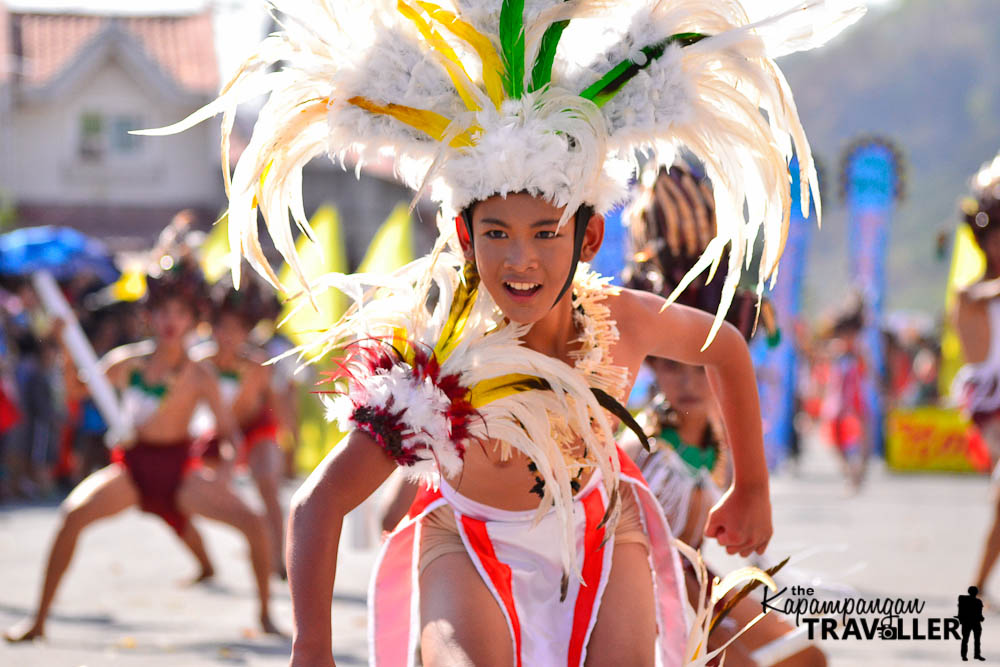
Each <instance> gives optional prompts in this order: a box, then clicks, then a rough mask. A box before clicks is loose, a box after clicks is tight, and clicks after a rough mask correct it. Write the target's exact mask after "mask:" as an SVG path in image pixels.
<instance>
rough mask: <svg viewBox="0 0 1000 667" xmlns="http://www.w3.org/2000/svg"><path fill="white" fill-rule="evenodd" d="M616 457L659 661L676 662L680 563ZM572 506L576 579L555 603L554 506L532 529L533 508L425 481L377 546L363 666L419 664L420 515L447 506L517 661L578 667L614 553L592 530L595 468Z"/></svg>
mask: <svg viewBox="0 0 1000 667" xmlns="http://www.w3.org/2000/svg"><path fill="white" fill-rule="evenodd" d="M619 461H620V463H621V470H622V472H621V476H620V478H619V479H620V481H621V482H623V483H624V484H625V485H627V486H623V487H621V488H622V493H625V492H626V489H629V490H630V491H631V492H632V493H634V494H635V496H636V500H637V501H638V505H639V510H640V514H641V517H642V523H643V527H644V528H645V532H646V534H647V536H648V537H649V541H650V553H649V564H650V569H651V571H652V572H653V585H654V593H655V600H656V615H657V626H658V628H659V636H658V639H657V653H656V655H657V664H658V665H662V666H663V667H668V666H670V665H681V664H683V662H684V647H685V642H686V641H687V636H688V630H689V628H688V623H687V620H686V618H685V610H684V606H683V602H682V600H684V599H685V597H684V592H683V590H682V586H683V576H682V574H681V570H680V560H679V558H678V555H677V551H676V550H675V549H674V548H673V546H672V540H673V537H672V535H671V533H670V528H669V526H668V525H667V522H666V520H665V519H664V517H663V511H662V510H661V509H660V506H659V503H657V501H656V498H655V497H654V496H653V494H652V493H650V491H649V487H648V486H647V485H646V482H645V480H644V479H643V478H642V475H641V473H640V472H639V470H638V468H636V467H635V465H634V464H633V463H632V462H631V461H630V460H629V459H628V457H627V456H624V455H622V454H620V455H619ZM574 505H575V509H576V511H575V513H574V519H575V524H576V525H575V529H576V535H577V540H576V549H577V553H578V557H579V562H580V563H581V564H582V567H581V571H582V574H583V584H581V583H580V581H579V580H578V579H577V578H575V577H574V578H571V579H570V584H569V590H568V592H567V595H566V599H565V600H564V601H562V602H560V600H559V597H560V590H559V588H560V586H559V582H560V576H561V574H562V568H561V565H560V555H559V554H560V550H561V548H562V545H561V541H560V538H559V530H558V528H557V527H556V525H555V521H556V519H555V513H554V512H551V511H550V512H549V513H548V514H546V515H545V517H544V518H543V519H542V520H541V522H540V523H539V524H538V525H537V526H533V524H534V515H535V512H534V511H533V510H531V511H524V512H511V511H506V510H499V509H496V508H493V507H489V506H487V505H483V504H482V503H478V502H476V501H473V500H470V499H469V498H466V497H464V496H461V495H459V494H457V493H456V492H455V491H454V489H451V488H450V487H449V486H448V485H447V484H446V483H443V482H442V484H441V485H440V487H439V488H438V490H431V489H430V488H427V487H424V488H423V489H422V490H421V492H420V494H419V495H418V496H417V499H416V500H415V501H414V503H413V506H412V507H411V508H410V512H409V514H408V515H407V517H406V518H405V519H403V521H402V522H400V524H399V526H398V527H397V528H396V530H395V531H394V532H393V533H392V534H390V535H389V536H388V538H387V539H386V540H385V542H384V543H383V544H382V548H381V551H380V552H379V555H378V560H377V561H376V566H375V570H374V573H373V575H372V580H371V587H370V589H369V595H368V614H369V618H368V642H369V663H370V664H371V665H372V666H373V667H390V666H395V665H400V666H401V665H408V666H412V665H415V664H416V662H415V660H416V656H417V641H418V639H419V636H420V613H419V610H420V598H419V595H420V591H419V585H418V581H419V577H418V569H417V567H416V564H417V558H418V555H419V552H420V538H421V527H422V521H423V519H424V518H425V517H426V516H427V515H428V514H430V513H431V512H433V511H434V510H436V509H438V508H440V507H443V506H449V507H450V508H451V509H452V510H453V511H454V512H455V518H456V521H457V523H458V526H459V531H460V533H461V536H462V541H463V543H464V544H465V548H466V551H467V553H468V554H469V557H470V558H471V559H472V562H473V564H474V565H475V567H476V570H477V571H478V572H479V575H480V577H482V579H483V582H484V583H485V584H486V586H487V588H488V589H489V590H490V592H491V593H492V594H493V597H494V598H495V599H496V601H497V604H498V605H499V607H500V609H501V611H502V612H503V614H504V617H505V618H506V620H507V627H508V630H509V631H510V635H511V643H512V646H513V649H514V656H515V664H516V665H517V667H522V666H546V667H547V666H550V665H551V666H555V665H569V666H571V667H578V666H580V665H583V663H584V660H585V658H586V654H587V642H588V640H589V638H590V633H591V631H592V630H593V628H594V624H595V622H596V621H597V613H598V610H599V609H600V606H601V597H602V596H603V594H604V587H605V586H606V585H607V581H608V575H609V573H610V571H611V562H612V558H613V556H614V540H607V542H605V530H604V528H603V527H602V528H598V527H597V526H598V525H599V524H600V521H601V518H602V517H603V516H604V513H605V510H606V508H607V495H606V492H605V490H604V486H603V485H602V484H600V479H599V473H597V474H595V475H594V476H593V477H592V478H591V480H590V482H589V483H588V484H587V485H586V486H585V487H584V488H583V489H581V490H580V492H579V493H578V494H577V495H576V498H575V503H574Z"/></svg>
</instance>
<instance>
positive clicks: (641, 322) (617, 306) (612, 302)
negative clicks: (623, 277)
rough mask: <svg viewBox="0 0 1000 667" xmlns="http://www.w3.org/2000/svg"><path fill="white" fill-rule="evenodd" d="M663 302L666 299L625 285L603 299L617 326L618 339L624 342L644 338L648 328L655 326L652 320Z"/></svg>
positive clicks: (632, 341) (656, 315) (648, 330)
mask: <svg viewBox="0 0 1000 667" xmlns="http://www.w3.org/2000/svg"><path fill="white" fill-rule="evenodd" d="M665 303H666V299H664V298H663V297H660V296H658V295H656V294H653V293H651V292H644V291H642V290H634V289H628V288H626V287H623V288H620V289H619V290H617V293H611V294H609V295H608V296H607V298H606V299H605V304H606V305H607V306H608V308H609V309H610V310H611V317H612V319H614V320H615V323H616V324H617V326H618V337H619V340H620V341H622V342H624V343H626V344H632V343H640V342H641V341H643V340H645V338H646V337H647V336H648V334H649V332H650V329H651V328H654V329H655V328H656V323H655V322H654V320H655V319H656V318H657V317H659V316H660V310H661V309H662V308H663V304H665ZM668 310H669V309H668ZM664 312H666V311H664ZM651 325H652V326H651Z"/></svg>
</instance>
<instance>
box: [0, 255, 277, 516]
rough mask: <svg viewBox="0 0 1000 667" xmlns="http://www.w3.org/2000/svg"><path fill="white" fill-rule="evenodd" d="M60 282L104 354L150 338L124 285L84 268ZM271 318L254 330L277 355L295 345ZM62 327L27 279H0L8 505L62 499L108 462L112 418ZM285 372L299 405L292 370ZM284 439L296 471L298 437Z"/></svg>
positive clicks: (205, 326)
mask: <svg viewBox="0 0 1000 667" xmlns="http://www.w3.org/2000/svg"><path fill="white" fill-rule="evenodd" d="M127 278H128V277H127V276H126V277H125V278H123V279H127ZM60 288H61V289H62V292H63V295H64V296H65V297H66V300H67V301H68V302H69V304H70V306H71V307H72V309H73V312H74V314H75V316H76V318H77V319H78V321H79V323H80V326H81V328H82V329H83V331H84V333H85V335H86V337H87V339H88V340H89V342H90V344H91V346H92V347H93V349H94V352H95V353H96V355H97V357H98V358H100V357H103V356H104V355H105V354H107V353H108V352H109V351H111V350H112V349H114V348H116V347H119V346H122V345H126V344H129V343H135V342H138V341H141V340H144V339H147V338H149V336H150V331H149V322H148V318H147V317H146V312H145V308H144V306H143V303H142V301H141V300H129V299H122V298H120V296H118V295H116V292H117V291H120V289H118V288H119V286H116V285H114V284H112V285H106V284H103V283H102V282H101V281H100V280H99V279H98V278H97V277H96V276H94V275H92V274H89V273H87V272H82V273H80V274H79V275H77V276H75V277H73V278H72V279H70V280H67V281H61V282H60ZM269 323H270V324H273V317H272V318H271V319H270V320H269V322H265V323H262V325H261V326H259V327H258V328H257V329H255V330H254V331H253V337H254V342H256V343H257V344H258V345H260V346H261V347H263V348H264V349H266V350H267V351H268V352H269V353H273V354H278V353H280V352H283V351H285V350H287V349H289V348H290V347H291V343H289V342H288V341H287V340H285V339H284V338H282V337H281V336H279V335H276V334H275V332H274V330H273V326H268V324H269ZM62 326H63V323H62V322H61V321H59V320H57V319H55V318H53V317H52V316H51V314H49V313H48V312H47V311H46V309H45V308H44V307H43V305H42V304H41V302H40V301H39V298H38V296H37V294H36V292H35V289H34V287H33V285H32V282H31V279H30V278H29V277H0V502H6V501H9V500H11V499H18V498H20V499H44V498H48V497H52V496H54V495H63V494H65V493H66V492H68V491H69V490H70V489H72V488H73V486H75V485H76V484H77V483H78V482H79V481H80V480H82V479H83V478H84V477H86V476H87V475H88V474H90V473H91V472H94V471H95V470H98V469H100V468H102V467H103V466H105V465H107V464H108V462H109V449H108V444H107V443H106V441H105V435H106V433H107V428H108V427H107V424H106V423H105V420H104V418H103V417H102V416H101V413H100V411H99V410H98V409H97V406H96V405H95V403H94V400H93V399H92V398H91V397H90V395H89V393H88V391H87V388H86V386H85V385H84V384H83V383H82V382H81V380H80V377H79V373H78V371H77V368H76V366H75V364H74V363H73V362H72V360H71V359H70V355H69V353H68V351H67V350H66V348H65V347H64V345H63V343H62V340H61V336H60V330H61V328H62ZM210 327H211V325H210V324H209V323H208V322H202V323H201V324H200V325H199V327H198V329H197V330H196V333H195V336H194V338H193V339H192V340H191V341H190V343H191V345H192V346H195V345H198V344H199V343H202V342H204V341H207V340H208V339H209V338H210V336H211V328H210ZM280 368H281V369H282V372H281V373H280V375H281V377H282V381H283V382H286V383H288V385H289V387H290V389H291V391H289V392H288V393H287V394H286V395H288V396H289V397H290V400H291V401H293V402H294V401H295V400H296V392H295V391H294V388H292V387H291V384H292V376H291V370H292V369H288V368H287V367H285V366H280ZM196 427H197V425H192V428H196ZM285 435H286V436H288V437H286V438H284V440H285V442H286V443H287V444H288V449H289V451H288V456H287V457H286V458H287V461H286V468H287V472H288V473H289V474H291V469H292V466H293V454H294V453H293V452H292V451H290V450H291V449H292V444H291V443H294V442H295V440H296V437H295V434H285Z"/></svg>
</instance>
